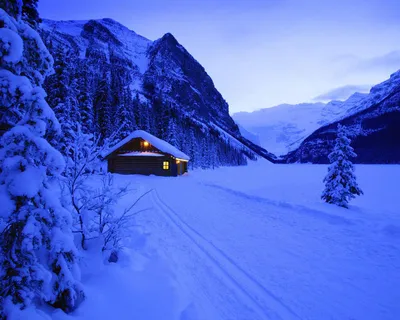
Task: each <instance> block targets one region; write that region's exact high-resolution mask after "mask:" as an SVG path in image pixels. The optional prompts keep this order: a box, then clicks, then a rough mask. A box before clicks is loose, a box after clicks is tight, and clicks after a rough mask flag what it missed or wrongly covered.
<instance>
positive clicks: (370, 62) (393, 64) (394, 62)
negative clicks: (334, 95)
mask: <svg viewBox="0 0 400 320" xmlns="http://www.w3.org/2000/svg"><path fill="white" fill-rule="evenodd" d="M354 69H355V71H361V72H363V71H367V72H368V71H375V70H382V69H383V70H389V71H390V72H391V73H392V72H395V71H397V70H399V69H400V50H395V51H391V52H389V53H386V54H384V55H382V56H377V57H373V58H370V59H364V60H360V61H358V62H357V63H356V64H355V66H354Z"/></svg>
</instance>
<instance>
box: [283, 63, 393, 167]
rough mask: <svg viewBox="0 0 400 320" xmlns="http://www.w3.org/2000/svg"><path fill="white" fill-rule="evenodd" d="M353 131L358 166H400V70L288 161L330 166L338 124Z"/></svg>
mask: <svg viewBox="0 0 400 320" xmlns="http://www.w3.org/2000/svg"><path fill="white" fill-rule="evenodd" d="M339 123H340V124H342V125H345V126H347V127H348V128H349V130H350V132H351V137H352V140H353V141H352V146H353V147H354V149H355V152H356V153H357V154H358V157H357V158H356V159H355V162H357V163H400V71H397V72H396V73H394V74H392V75H391V77H390V79H388V80H386V81H385V82H383V83H381V84H379V85H376V86H374V87H373V88H372V89H371V92H370V94H368V96H367V97H365V98H364V99H362V100H361V101H360V102H359V103H357V104H356V105H355V106H354V107H353V108H351V109H349V110H348V111H347V113H346V115H344V116H342V117H341V118H339V119H338V120H337V121H335V122H333V123H330V124H328V125H326V126H323V127H321V128H319V129H318V130H316V131H315V132H314V133H312V134H311V135H310V136H309V137H307V138H306V139H305V140H304V141H303V142H302V144H301V145H300V147H299V148H298V149H296V150H294V151H293V152H291V153H289V154H288V155H287V156H286V157H285V160H286V161H287V162H312V163H327V162H328V154H329V153H330V152H331V150H332V148H333V145H334V140H335V139H336V130H337V125H338V124H339Z"/></svg>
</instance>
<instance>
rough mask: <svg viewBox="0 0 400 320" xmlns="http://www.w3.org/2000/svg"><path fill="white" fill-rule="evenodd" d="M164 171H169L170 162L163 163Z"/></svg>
mask: <svg viewBox="0 0 400 320" xmlns="http://www.w3.org/2000/svg"><path fill="white" fill-rule="evenodd" d="M163 169H164V170H168V169H169V162H168V161H164V162H163Z"/></svg>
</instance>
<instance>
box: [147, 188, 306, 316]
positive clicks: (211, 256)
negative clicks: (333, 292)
mask: <svg viewBox="0 0 400 320" xmlns="http://www.w3.org/2000/svg"><path fill="white" fill-rule="evenodd" d="M151 194H152V199H153V202H154V204H155V206H156V207H157V208H158V209H159V210H160V211H161V212H162V213H163V214H164V215H165V216H166V217H167V219H168V220H169V221H170V222H171V223H172V224H173V225H174V226H175V227H177V228H178V229H179V230H180V231H181V232H182V233H183V234H184V235H185V236H186V237H187V238H188V239H189V240H190V241H191V242H192V243H193V245H194V247H196V248H197V249H199V250H200V251H201V252H202V254H204V256H205V257H206V258H207V259H208V260H209V261H210V262H211V263H212V265H214V266H215V267H216V269H217V270H219V271H220V273H221V274H222V275H223V277H224V278H225V281H226V282H228V283H229V285H231V286H232V287H233V288H234V290H235V292H237V293H238V294H240V295H241V296H242V297H243V298H244V299H245V300H244V301H246V302H247V305H248V306H252V308H253V309H254V311H256V312H257V313H258V314H259V315H260V316H261V317H262V318H265V319H284V320H286V319H300V316H299V315H297V314H296V313H295V312H294V311H293V310H292V309H291V308H290V307H289V306H288V305H286V304H285V303H284V302H283V301H282V300H281V299H280V298H279V297H277V296H275V295H274V294H273V293H272V292H271V291H269V290H268V289H267V288H265V287H264V286H263V285H262V284H261V283H260V282H258V281H257V280H256V279H255V278H254V277H252V276H251V275H250V274H249V273H248V272H246V271H245V270H243V269H242V268H241V267H240V266H239V265H238V264H237V263H236V262H235V261H233V260H232V259H231V258H230V257H229V256H227V255H226V254H225V253H224V252H223V251H222V250H220V249H219V248H217V247H216V246H215V245H214V244H213V243H212V242H210V241H209V240H207V239H206V238H205V237H204V236H202V235H201V234H200V233H199V232H198V231H196V230H195V229H194V228H192V227H191V226H190V225H188V224H187V223H186V222H185V221H184V220H183V219H182V218H181V217H180V215H179V214H178V213H176V212H175V211H174V210H173V209H171V208H170V207H169V206H168V205H167V204H166V203H165V202H164V201H162V200H161V199H160V197H159V195H158V193H157V190H153V192H152V193H151Z"/></svg>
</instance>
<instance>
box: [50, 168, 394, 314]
mask: <svg viewBox="0 0 400 320" xmlns="http://www.w3.org/2000/svg"><path fill="white" fill-rule="evenodd" d="M356 170H357V176H358V178H359V185H360V187H361V188H362V189H363V191H364V193H365V195H364V196H363V197H359V198H357V199H355V200H354V201H353V202H352V203H351V206H350V209H343V208H339V207H335V206H333V205H328V204H325V203H322V202H321V200H320V194H321V191H322V189H323V184H322V179H323V177H324V176H325V174H326V166H319V165H271V164H268V163H266V162H258V163H252V164H250V165H249V166H247V167H230V168H220V169H216V170H207V171H201V170H197V171H192V172H190V173H189V174H188V175H186V176H182V177H177V178H174V177H168V178H166V177H155V176H150V177H146V176H137V175H132V176H123V175H116V181H117V183H119V184H121V185H123V184H126V183H127V182H129V183H131V187H132V188H134V189H137V192H136V193H133V194H132V195H128V196H126V197H125V198H124V199H123V201H122V203H120V206H121V208H122V207H124V206H128V205H129V204H130V203H132V201H134V199H135V198H136V197H137V196H138V194H140V193H141V192H144V191H146V190H150V189H152V190H153V191H152V192H151V193H149V194H148V195H146V196H145V198H144V199H143V200H142V201H141V202H140V205H139V206H138V210H141V209H146V208H147V209H148V210H146V211H144V212H141V213H139V214H138V215H137V218H136V224H137V225H138V227H137V228H136V229H135V230H136V231H135V233H137V234H136V236H134V237H133V238H132V241H131V244H130V245H129V248H127V250H126V256H124V257H122V261H121V263H118V264H110V265H105V266H102V263H100V262H96V261H91V263H90V264H89V265H88V266H87V268H86V269H85V270H84V279H83V280H84V284H85V286H86V287H87V290H86V291H87V300H86V301H85V302H84V303H83V304H82V306H81V307H80V308H79V309H78V311H77V312H76V313H75V314H74V315H73V316H74V317H76V318H77V319H111V318H113V319H163V320H169V319H179V320H194V319H199V320H204V319H207V320H212V319H218V320H219V319H229V320H233V319H240V320H242V319H252V320H253V319H254V320H256V319H285V320H286V319H318V320H320V319H360V320H369V319H371V320H377V319H379V320H391V319H393V320H395V319H400V304H399V301H400V290H399V288H400V198H399V196H400V194H399V191H398V190H399V188H398V186H399V181H400V166H390V165H386V166H383V165H382V166H376V165H364V166H357V167H356ZM99 266H102V267H101V269H97V268H100V267H99ZM53 318H54V319H60V320H63V319H70V318H69V317H66V316H64V315H62V314H61V313H56V314H54V316H53Z"/></svg>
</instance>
